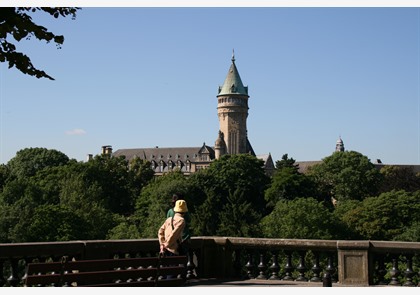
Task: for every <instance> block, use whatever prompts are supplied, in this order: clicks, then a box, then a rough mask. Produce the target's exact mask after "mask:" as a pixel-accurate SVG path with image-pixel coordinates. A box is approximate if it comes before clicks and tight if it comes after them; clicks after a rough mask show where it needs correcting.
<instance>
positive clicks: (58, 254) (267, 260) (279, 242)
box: [0, 237, 420, 286]
mask: <svg viewBox="0 0 420 295" xmlns="http://www.w3.org/2000/svg"><path fill="white" fill-rule="evenodd" d="M158 249H159V245H158V241H157V239H142V240H105V241H70V242H52V243H16V244H0V286H22V285H23V280H24V274H25V268H26V264H27V263H29V262H32V261H60V260H61V258H62V257H63V256H67V257H69V258H70V259H75V260H82V259H101V258H116V259H117V258H121V257H146V256H156V255H157V254H158ZM419 268H420V243H409V242H384V241H341V240H340V241H336V240H297V239H256V238H229V237H194V238H193V239H192V243H191V249H190V255H189V260H188V264H187V270H188V271H187V275H188V278H197V279H201V278H203V279H204V278H206V279H208V278H218V279H223V280H242V279H255V280H284V281H295V282H306V283H308V282H309V283H313V284H314V286H315V285H316V284H322V283H321V282H322V280H323V278H324V277H325V276H326V275H328V277H330V278H331V280H332V282H335V283H338V284H340V285H342V286H371V285H391V286H418V285H419V280H420V273H419V270H420V269H419Z"/></svg>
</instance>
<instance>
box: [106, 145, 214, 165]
mask: <svg viewBox="0 0 420 295" xmlns="http://www.w3.org/2000/svg"><path fill="white" fill-rule="evenodd" d="M205 147H206V149H207V150H208V152H209V153H210V154H211V156H212V157H214V150H213V148H212V147H210V146H205ZM202 148H203V146H199V147H163V148H161V147H154V148H133V149H119V150H116V151H115V152H114V153H113V156H115V157H118V156H125V157H126V159H127V160H128V161H130V160H131V159H133V158H135V157H138V158H140V159H144V160H148V161H150V162H151V161H156V162H159V161H160V160H163V161H165V162H167V161H169V160H172V161H174V162H176V161H178V160H181V161H182V162H185V161H190V162H196V161H197V160H198V159H199V152H200V150H201V149H202Z"/></svg>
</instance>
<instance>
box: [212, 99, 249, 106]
mask: <svg viewBox="0 0 420 295" xmlns="http://www.w3.org/2000/svg"><path fill="white" fill-rule="evenodd" d="M218 101H219V103H235V104H237V105H241V106H246V100H245V99H243V98H237V97H222V98H219V100H218Z"/></svg>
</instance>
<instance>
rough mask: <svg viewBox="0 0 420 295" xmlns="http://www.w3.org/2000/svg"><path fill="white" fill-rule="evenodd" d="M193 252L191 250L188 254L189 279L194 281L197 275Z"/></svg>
mask: <svg viewBox="0 0 420 295" xmlns="http://www.w3.org/2000/svg"><path fill="white" fill-rule="evenodd" d="M193 255H194V253H193V250H191V249H189V251H188V253H187V257H188V261H187V279H194V278H195V274H194V269H195V264H194V261H193V259H192V258H193Z"/></svg>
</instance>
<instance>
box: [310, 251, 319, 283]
mask: <svg viewBox="0 0 420 295" xmlns="http://www.w3.org/2000/svg"><path fill="white" fill-rule="evenodd" d="M313 253H314V264H313V266H312V268H311V270H312V272H313V276H312V278H311V279H310V281H311V282H321V281H322V279H321V277H320V274H321V271H322V269H321V266H320V265H319V252H313Z"/></svg>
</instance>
